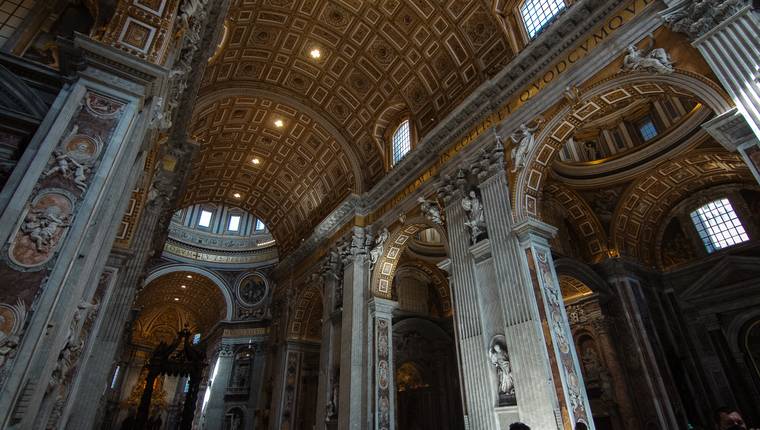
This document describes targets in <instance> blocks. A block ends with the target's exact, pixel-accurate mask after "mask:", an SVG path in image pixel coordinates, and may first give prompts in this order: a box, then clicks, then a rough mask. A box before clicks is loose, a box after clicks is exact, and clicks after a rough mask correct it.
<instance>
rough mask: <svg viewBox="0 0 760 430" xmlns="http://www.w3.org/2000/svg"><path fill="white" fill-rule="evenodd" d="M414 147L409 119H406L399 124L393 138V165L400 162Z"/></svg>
mask: <svg viewBox="0 0 760 430" xmlns="http://www.w3.org/2000/svg"><path fill="white" fill-rule="evenodd" d="M411 149H412V137H411V134H410V132H409V120H405V121H404V122H402V123H401V125H399V126H398V128H397V129H396V131H395V132H394V133H393V137H392V138H391V154H392V159H391V165H393V166H395V165H396V164H398V162H399V161H401V159H403V158H404V156H405V155H406V154H407V153H409V151H410V150H411Z"/></svg>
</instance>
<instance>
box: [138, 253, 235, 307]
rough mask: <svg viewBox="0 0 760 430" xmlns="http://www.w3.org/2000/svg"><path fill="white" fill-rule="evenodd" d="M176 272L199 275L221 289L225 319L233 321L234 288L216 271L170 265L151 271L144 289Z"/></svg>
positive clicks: (183, 265)
mask: <svg viewBox="0 0 760 430" xmlns="http://www.w3.org/2000/svg"><path fill="white" fill-rule="evenodd" d="M175 272H192V273H197V274H198V275H201V276H203V277H205V278H208V279H209V280H210V281H211V282H213V283H214V284H215V285H216V286H217V287H218V288H219V292H220V293H222V296H223V297H224V303H225V307H226V310H225V316H224V319H225V320H227V321H229V320H231V319H232V315H233V312H234V310H235V305H234V303H235V300H234V299H233V297H232V287H231V286H229V285H227V282H225V281H224V279H223V278H222V277H221V276H219V275H218V274H217V273H216V272H214V271H211V270H208V269H204V268H202V267H198V266H194V265H190V264H168V265H164V266H160V267H157V268H154V269H153V270H151V271H150V272H149V273H148V276H146V277H145V281H143V287H145V286H146V285H148V284H150V283H151V282H153V281H154V280H156V279H158V278H160V277H161V276H164V275H168V274H170V273H175Z"/></svg>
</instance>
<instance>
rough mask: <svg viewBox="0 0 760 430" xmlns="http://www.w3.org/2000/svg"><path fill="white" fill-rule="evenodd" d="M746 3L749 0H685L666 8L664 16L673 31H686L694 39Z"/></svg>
mask: <svg viewBox="0 0 760 430" xmlns="http://www.w3.org/2000/svg"><path fill="white" fill-rule="evenodd" d="M746 5H747V0H695V1H691V0H684V1H682V2H681V3H679V4H678V5H676V6H674V7H671V8H670V9H667V10H665V11H664V12H663V13H662V17H663V18H664V19H665V22H666V23H667V24H668V26H669V27H670V28H671V29H672V30H673V31H678V32H681V33H686V34H687V35H688V36H689V37H690V38H691V39H692V40H694V39H697V38H699V37H701V36H703V35H704V34H705V33H707V32H708V31H710V30H712V29H713V28H715V27H717V26H718V25H720V24H721V23H722V22H723V21H725V20H726V19H728V18H729V17H731V16H732V15H734V14H735V13H737V12H739V10H741V8H743V7H744V6H746Z"/></svg>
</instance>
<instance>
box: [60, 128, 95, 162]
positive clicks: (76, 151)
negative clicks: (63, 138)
mask: <svg viewBox="0 0 760 430" xmlns="http://www.w3.org/2000/svg"><path fill="white" fill-rule="evenodd" d="M98 150H99V145H98V143H97V142H96V141H95V139H93V138H91V137H89V136H85V135H83V134H76V135H74V136H72V137H71V139H69V141H68V142H66V155H68V156H69V157H71V158H73V159H74V160H75V161H78V162H82V161H89V160H92V159H94V158H95V157H97V155H98Z"/></svg>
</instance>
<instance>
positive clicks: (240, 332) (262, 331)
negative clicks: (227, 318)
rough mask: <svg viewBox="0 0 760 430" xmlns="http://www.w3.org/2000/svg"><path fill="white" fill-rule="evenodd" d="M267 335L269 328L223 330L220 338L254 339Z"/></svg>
mask: <svg viewBox="0 0 760 430" xmlns="http://www.w3.org/2000/svg"><path fill="white" fill-rule="evenodd" d="M267 334H269V327H254V328H237V329H228V328H226V329H224V331H223V332H222V337H254V336H265V335H267Z"/></svg>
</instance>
